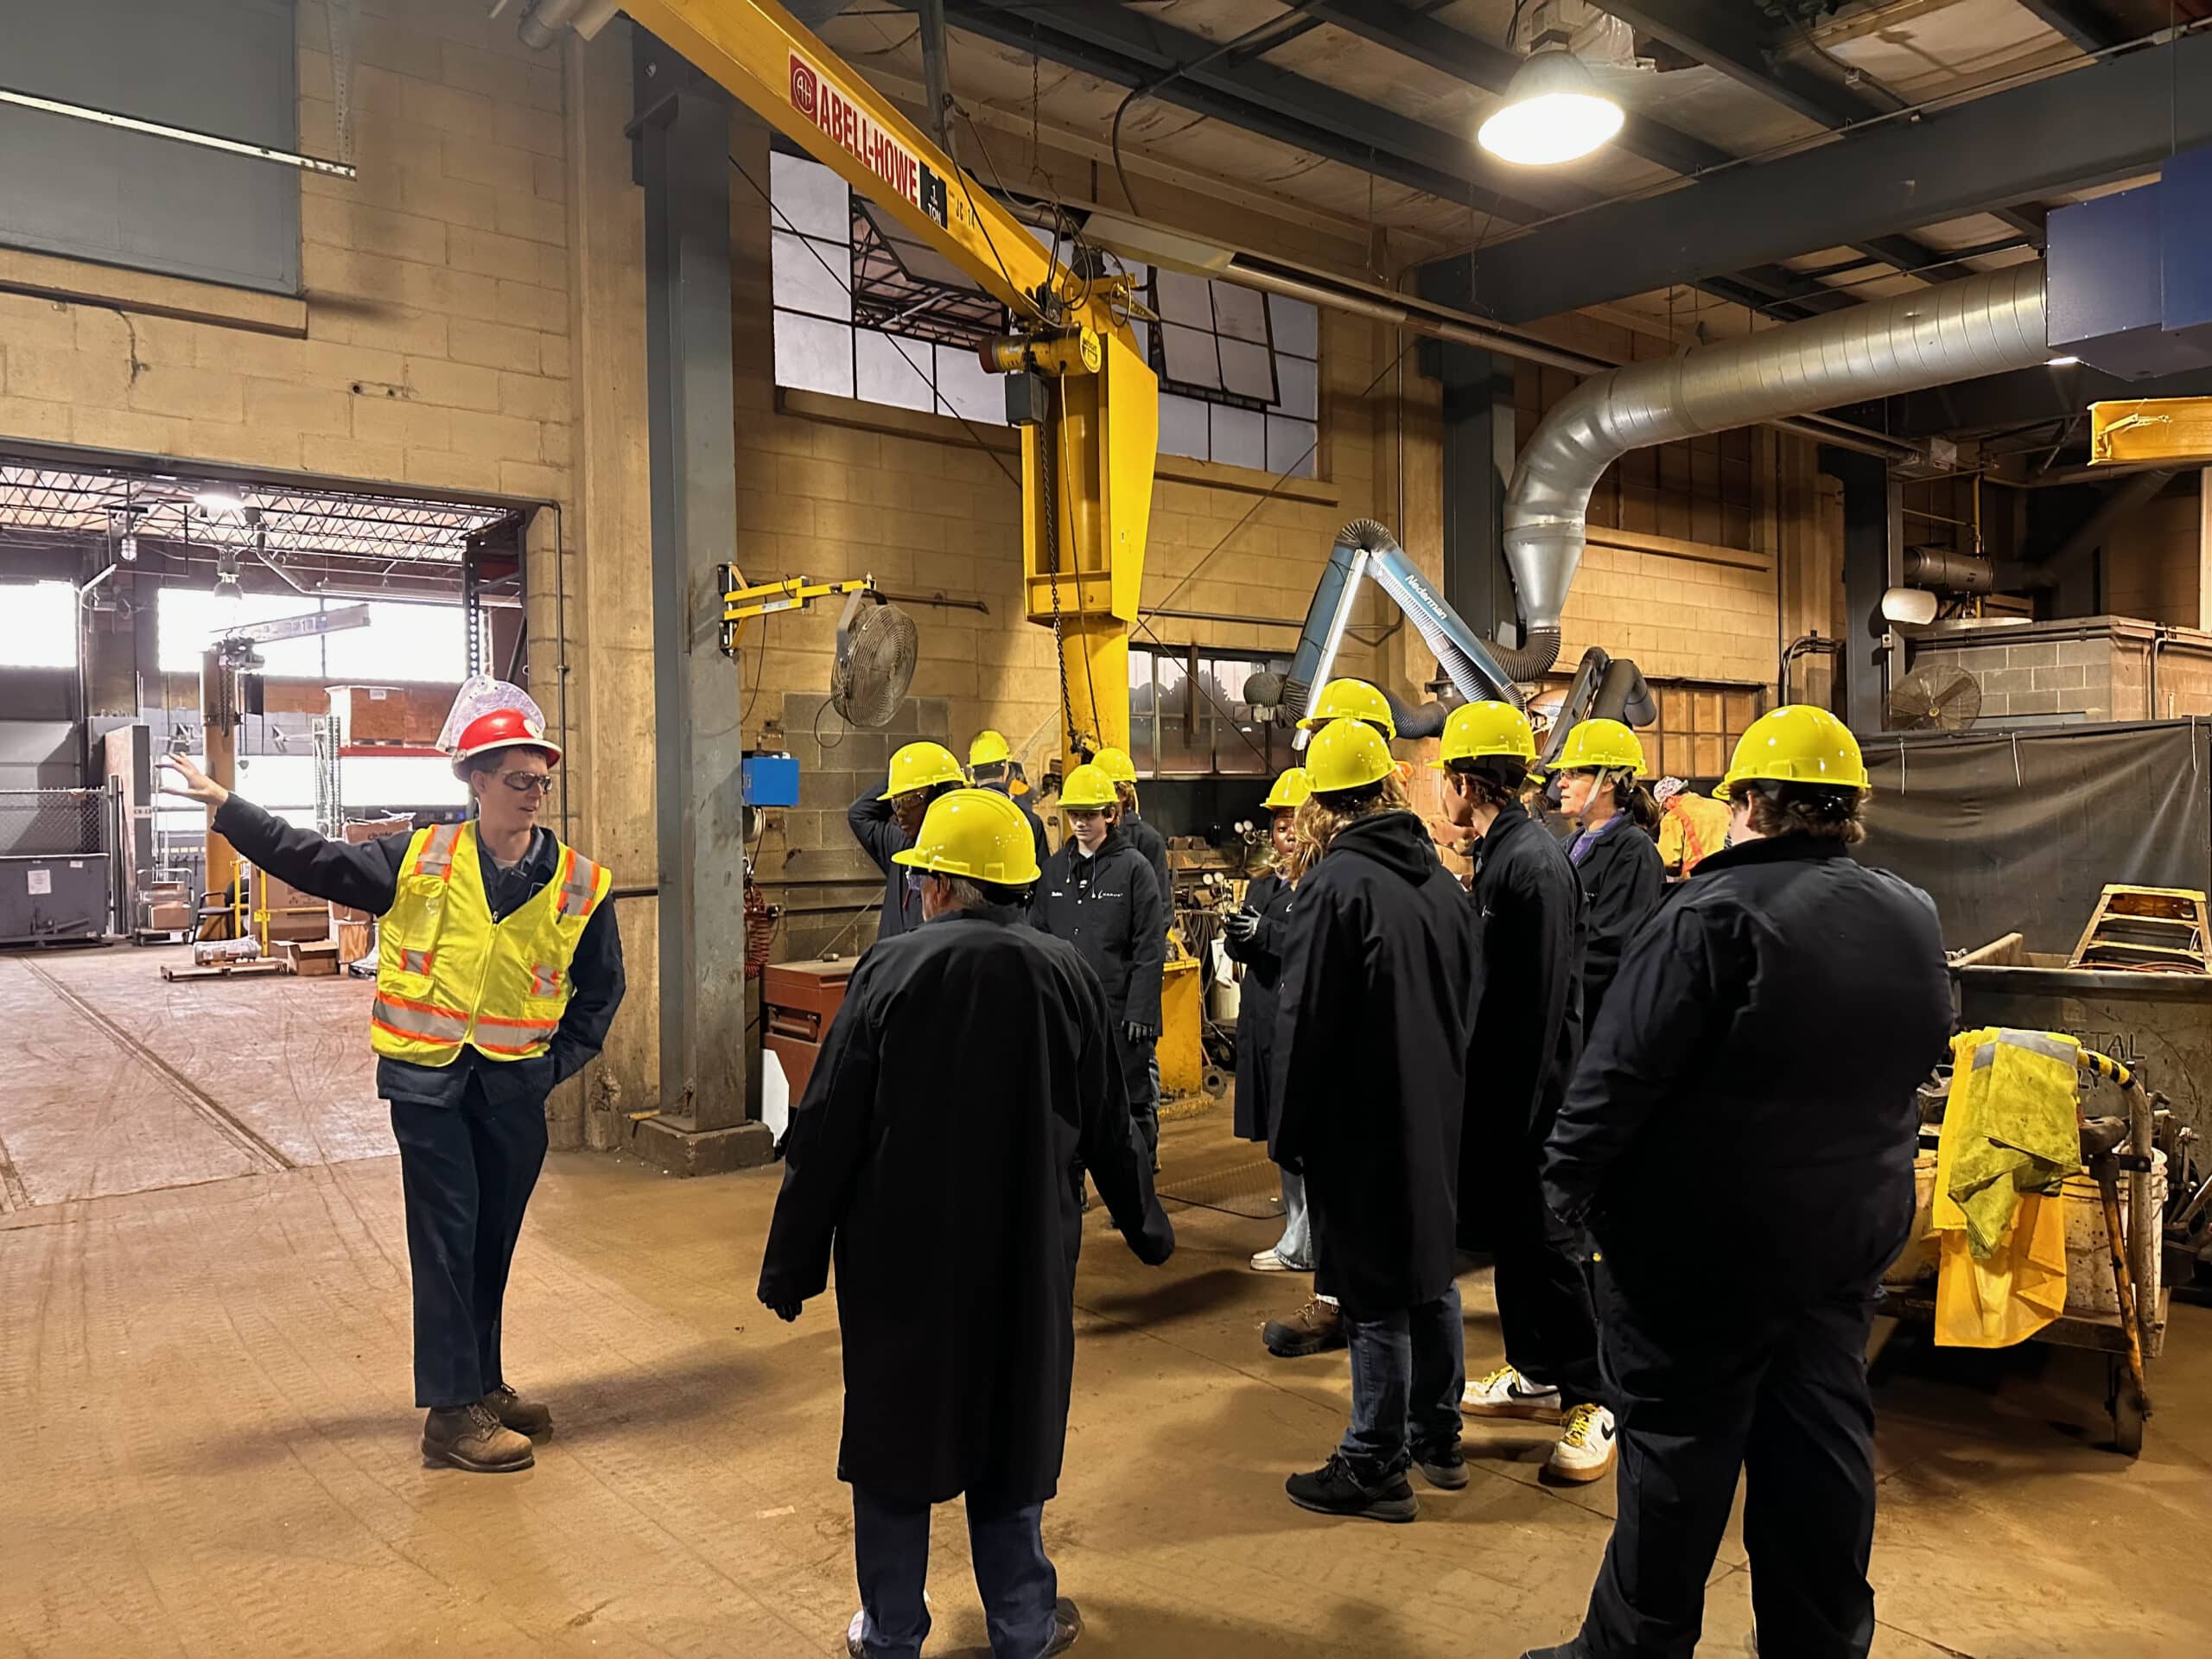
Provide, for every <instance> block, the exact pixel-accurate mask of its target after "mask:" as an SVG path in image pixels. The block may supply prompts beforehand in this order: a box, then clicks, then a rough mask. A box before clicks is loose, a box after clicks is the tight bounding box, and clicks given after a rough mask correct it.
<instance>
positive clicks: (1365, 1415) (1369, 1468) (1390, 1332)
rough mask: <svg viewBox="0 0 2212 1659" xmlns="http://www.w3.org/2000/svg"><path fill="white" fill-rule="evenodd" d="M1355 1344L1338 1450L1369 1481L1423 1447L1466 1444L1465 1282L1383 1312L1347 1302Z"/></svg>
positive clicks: (1348, 1333) (1347, 1324) (1395, 1469)
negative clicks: (1358, 1309)
mask: <svg viewBox="0 0 2212 1659" xmlns="http://www.w3.org/2000/svg"><path fill="white" fill-rule="evenodd" d="M1344 1336H1345V1338H1346V1339H1347V1341H1348V1342H1349V1343H1350V1344H1351V1428H1350V1429H1348V1430H1346V1431H1345V1433H1344V1444H1343V1445H1342V1446H1338V1448H1337V1449H1338V1452H1339V1453H1340V1454H1341V1455H1342V1456H1343V1458H1344V1461H1345V1462H1346V1463H1348V1464H1350V1465H1351V1471H1352V1474H1353V1475H1354V1477H1355V1478H1357V1479H1358V1480H1359V1481H1360V1482H1361V1484H1363V1485H1369V1486H1372V1485H1376V1484H1379V1483H1381V1482H1383V1481H1385V1480H1388V1479H1389V1478H1392V1477H1393V1476H1395V1475H1396V1474H1398V1473H1399V1472H1400V1471H1402V1470H1403V1469H1404V1468H1405V1467H1406V1465H1408V1463H1410V1462H1411V1461H1412V1460H1413V1453H1414V1452H1416V1451H1418V1452H1432V1451H1442V1450H1443V1449H1444V1448H1445V1447H1446V1446H1457V1445H1459V1396H1460V1395H1461V1394H1462V1393H1464V1392H1465V1389H1466V1386H1467V1353H1466V1330H1465V1326H1464V1325H1461V1323H1460V1319H1459V1286H1457V1285H1453V1286H1452V1287H1451V1288H1450V1289H1449V1290H1447V1291H1446V1292H1445V1293H1444V1294H1442V1295H1441V1296H1440V1297H1438V1298H1437V1299H1436V1300H1434V1301H1433V1302H1424V1303H1422V1304H1421V1306H1419V1307H1410V1308H1409V1307H1397V1308H1392V1309H1389V1311H1388V1312H1385V1313H1354V1312H1353V1311H1352V1310H1351V1308H1350V1307H1346V1308H1345V1309H1344Z"/></svg>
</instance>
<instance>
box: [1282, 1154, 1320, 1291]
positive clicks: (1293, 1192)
mask: <svg viewBox="0 0 2212 1659" xmlns="http://www.w3.org/2000/svg"><path fill="white" fill-rule="evenodd" d="M1275 1254H1276V1255H1279V1256H1281V1258H1282V1262H1283V1265H1284V1266H1285V1267H1287V1268H1297V1269H1298V1270H1299V1271H1300V1273H1311V1272H1313V1212H1312V1211H1309V1210H1307V1209H1306V1178H1305V1177H1304V1176H1303V1175H1294V1174H1292V1173H1290V1172H1289V1171H1288V1170H1287V1169H1286V1170H1284V1171H1283V1172H1282V1238H1281V1241H1280V1242H1279V1243H1277V1244H1276V1245H1275Z"/></svg>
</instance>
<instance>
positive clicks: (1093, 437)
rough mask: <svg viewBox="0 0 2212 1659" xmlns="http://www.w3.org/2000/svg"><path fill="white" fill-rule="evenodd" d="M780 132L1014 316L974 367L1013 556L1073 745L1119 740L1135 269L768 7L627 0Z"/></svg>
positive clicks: (1145, 405) (1133, 412) (1152, 441)
mask: <svg viewBox="0 0 2212 1659" xmlns="http://www.w3.org/2000/svg"><path fill="white" fill-rule="evenodd" d="M622 10H624V11H626V12H628V13H629V14H630V16H631V18H632V21H633V22H636V23H637V24H638V25H639V27H640V28H643V29H650V30H651V31H652V33H653V34H654V35H657V36H658V37H659V38H660V39H661V40H663V41H667V42H668V44H669V45H670V46H671V47H673V48H675V49H676V50H677V51H678V52H681V53H682V54H683V55H684V56H685V57H686V58H688V59H689V60H690V61H691V62H692V63H693V64H695V65H696V66H697V67H698V68H699V69H700V70H701V71H702V72H703V73H705V74H707V75H708V76H709V77H710V78H711V79H714V80H715V81H716V82H718V83H719V84H720V85H721V86H723V87H724V88H725V89H726V90H727V91H728V92H729V93H730V95H731V96H732V97H734V98H735V99H738V100H739V101H740V102H741V103H742V104H744V105H746V107H747V108H748V109H750V110H752V111H753V112H754V113H755V114H757V115H759V116H760V118H762V119H763V120H765V121H766V122H767V123H768V124H770V125H771V126H772V127H774V128H775V129H776V130H778V131H779V132H781V133H782V134H783V135H784V136H785V137H787V138H789V139H791V141H792V142H793V143H797V144H798V145H799V146H800V147H801V148H802V149H804V150H805V151H806V153H807V154H808V155H810V156H813V157H815V159H817V161H820V162H823V163H824V164H825V165H827V166H829V167H830V168H834V169H836V172H838V173H839V174H840V175H842V176H843V178H844V179H845V181H847V183H849V185H850V186H851V187H852V188H854V189H855V190H856V191H858V192H860V193H861V194H862V195H864V196H866V197H867V198H868V200H869V201H870V202H872V203H874V204H875V205H876V206H877V207H880V208H881V209H882V210H883V211H884V212H885V213H887V214H889V215H890V216H891V217H892V218H893V219H895V220H897V221H898V223H899V226H901V227H902V228H903V229H904V230H905V231H906V232H907V233H908V234H909V235H912V236H913V237H916V238H918V239H919V240H920V241H921V242H922V244H923V245H925V246H926V247H928V248H930V249H931V250H932V251H935V252H937V253H938V254H940V255H942V256H943V257H945V258H947V259H950V260H951V261H952V263H953V264H956V265H957V266H958V267H959V268H960V269H961V270H963V272H965V273H966V274H967V275H968V276H969V277H972V278H973V279H974V280H975V281H976V283H978V284H979V285H980V286H981V287H982V289H983V290H984V291H985V292H986V293H988V294H989V295H990V296H992V297H993V298H994V299H996V300H997V301H999V302H1000V303H1001V304H1003V305H1005V306H1006V307H1007V308H1008V309H1009V310H1010V311H1011V312H1012V313H1013V316H1014V326H1013V332H1012V333H1011V334H1007V335H1006V336H1004V337H1002V338H1001V339H998V340H992V341H990V342H988V344H987V345H986V346H984V347H983V350H982V359H983V362H984V365H985V366H986V367H987V368H989V369H992V370H994V371H995V372H999V373H1002V374H1007V375H1019V376H1021V377H1023V378H1022V379H1021V380H1020V382H1018V383H1017V384H1016V388H1015V390H1016V391H1017V392H1018V394H1019V395H1018V396H1016V397H1012V398H1010V399H1009V404H1010V407H1011V406H1014V405H1018V406H1019V407H1020V410H1022V411H1023V413H1024V415H1025V416H1026V418H1022V419H1021V420H1020V427H1021V479H1022V531H1021V542H1022V560H1023V569H1024V591H1025V593H1026V594H1027V600H1028V607H1029V619H1030V620H1031V621H1033V622H1038V623H1042V624H1044V625H1046V626H1049V627H1051V628H1052V633H1053V638H1054V640H1055V642H1056V644H1057V645H1058V656H1059V678H1060V691H1061V696H1060V701H1061V705H1062V710H1063V715H1064V719H1063V722H1062V723H1063V725H1064V727H1065V730H1064V731H1063V733H1062V734H1061V737H1062V747H1063V751H1064V753H1065V765H1064V767H1063V770H1064V771H1072V770H1073V769H1074V768H1075V766H1076V765H1077V760H1078V759H1079V755H1078V751H1081V750H1087V751H1089V752H1090V753H1096V752H1097V751H1098V750H1099V749H1101V748H1104V747H1109V746H1115V747H1127V746H1128V741H1129V696H1128V687H1129V674H1128V647H1129V640H1128V631H1129V625H1130V624H1131V623H1132V622H1134V621H1135V620H1136V614H1137V595H1138V591H1139V589H1140V588H1141V586H1142V583H1143V580H1144V545H1145V535H1146V531H1147V526H1148V524H1149V521H1150V518H1151V515H1152V478H1153V467H1154V456H1155V454H1156V453H1157V450H1158V446H1159V439H1160V382H1159V379H1158V377H1156V376H1155V375H1154V373H1153V372H1152V370H1151V369H1150V367H1148V366H1147V364H1146V362H1145V360H1144V358H1143V355H1142V354H1141V353H1140V352H1139V351H1138V349H1137V341H1136V335H1135V333H1134V332H1133V331H1132V330H1131V328H1130V327H1129V317H1130V315H1131V311H1132V308H1133V306H1134V304H1135V283H1134V281H1133V279H1132V278H1131V277H1129V275H1128V272H1126V271H1122V270H1116V271H1111V272H1101V273H1100V274H1097V275H1095V276H1085V275H1082V274H1080V273H1079V272H1078V271H1077V270H1075V269H1073V268H1072V267H1071V265H1070V264H1068V263H1067V261H1066V260H1065V259H1064V258H1062V257H1058V253H1057V252H1056V251H1055V250H1053V249H1048V248H1046V247H1043V246H1040V245H1039V243H1038V241H1037V239H1036V238H1034V237H1033V236H1032V235H1031V234H1030V232H1029V227H1028V226H1026V225H1024V224H1023V223H1022V222H1021V220H1020V219H1016V218H1015V217H1014V215H1013V214H1012V213H1009V212H1008V211H1007V209H1006V208H1005V207H1002V206H1001V205H1000V203H999V202H998V201H996V200H995V199H993V197H992V196H991V195H990V194H988V192H987V191H985V190H984V189H983V188H982V187H981V186H979V185H977V184H976V182H975V181H973V180H972V179H970V178H969V175H967V174H966V173H964V172H963V171H962V170H961V169H960V168H959V167H958V166H957V164H955V163H954V162H953V161H952V160H951V159H950V157H949V156H946V155H945V154H944V152H943V151H942V150H940V149H938V147H937V146H936V145H935V144H934V143H931V141H930V140H929V138H927V137H925V136H924V134H923V133H922V131H921V130H920V129H919V128H918V127H917V126H915V125H914V124H913V123H912V122H911V121H909V120H907V118H906V117H905V116H904V115H902V114H900V113H899V110H898V109H897V108H896V106H894V105H893V104H892V103H891V101H890V100H889V99H886V98H885V97H884V96H883V95H882V94H881V93H880V92H877V91H876V90H875V88H874V87H873V86H869V85H868V82H866V81H865V80H863V79H861V77H860V76H859V75H858V74H856V73H854V72H853V70H852V69H851V68H850V67H848V66H847V65H846V64H844V63H843V62H842V61H841V60H839V59H838V58H837V57H836V54H834V53H832V52H830V51H829V48H827V47H825V46H823V44H822V42H821V41H818V40H817V39H816V38H815V37H814V35H812V34H810V32H809V31H808V30H807V29H805V28H804V27H803V26H802V25H801V24H800V23H799V22H798V20H797V19H795V18H794V17H792V16H791V14H790V13H789V12H787V11H785V10H784V9H783V8H782V7H781V6H779V5H777V4H775V3H773V0H623V4H622Z"/></svg>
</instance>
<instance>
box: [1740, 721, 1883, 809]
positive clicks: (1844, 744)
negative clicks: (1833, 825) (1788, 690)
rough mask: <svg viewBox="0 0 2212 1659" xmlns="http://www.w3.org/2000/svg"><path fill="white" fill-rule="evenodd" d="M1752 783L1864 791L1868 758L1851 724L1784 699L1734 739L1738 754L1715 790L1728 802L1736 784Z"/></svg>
mask: <svg viewBox="0 0 2212 1659" xmlns="http://www.w3.org/2000/svg"><path fill="white" fill-rule="evenodd" d="M1752 782H1756V783H1765V784H1827V785H1830V786H1831V787H1833V788H1836V789H1865V788H1866V786H1867V785H1866V760H1865V758H1864V757H1863V756H1862V755H1860V753H1859V740H1858V739H1857V738H1855V737H1853V735H1852V734H1851V728H1849V727H1847V726H1846V725H1845V724H1844V723H1843V722H1842V721H1840V720H1838V719H1837V718H1836V717H1835V716H1834V715H1832V714H1830V713H1829V712H1828V711H1827V709H1815V708H1814V707H1813V706H1812V705H1811V704H1809V703H1802V702H1792V703H1784V704H1783V706H1782V707H1781V708H1779V709H1774V710H1772V711H1771V712H1770V713H1768V714H1764V715H1760V716H1759V717H1758V719H1757V720H1755V721H1752V722H1751V725H1750V727H1749V728H1747V729H1746V730H1745V733H1744V734H1743V736H1741V737H1739V738H1738V739H1737V740H1736V758H1735V759H1734V760H1731V761H1730V762H1729V763H1728V775H1727V776H1726V778H1723V779H1721V780H1720V787H1719V788H1718V789H1716V790H1714V791H1713V793H1714V794H1715V795H1717V796H1719V798H1721V799H1722V800H1724V801H1725V800H1726V799H1728V798H1729V791H1731V790H1732V789H1733V788H1735V786H1736V785H1738V784H1741V783H1752Z"/></svg>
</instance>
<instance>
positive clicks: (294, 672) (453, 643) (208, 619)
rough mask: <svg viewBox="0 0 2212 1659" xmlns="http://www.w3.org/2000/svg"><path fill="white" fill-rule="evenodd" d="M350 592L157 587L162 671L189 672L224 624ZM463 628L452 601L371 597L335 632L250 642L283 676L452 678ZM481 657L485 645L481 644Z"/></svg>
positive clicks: (326, 605)
mask: <svg viewBox="0 0 2212 1659" xmlns="http://www.w3.org/2000/svg"><path fill="white" fill-rule="evenodd" d="M358 603H359V601H356V600H342V599H339V600H321V599H310V598H308V597H306V596H305V595H303V594H245V595H243V596H241V597H239V598H238V599H218V598H216V597H215V594H214V592H213V589H212V588H162V590H161V597H160V598H159V600H157V601H156V609H155V629H156V641H157V649H158V656H159V661H160V664H161V670H162V672H163V673H164V674H196V673H198V672H199V671H200V658H201V656H202V655H203V654H204V653H205V652H206V651H207V647H208V646H209V645H212V644H213V643H214V641H215V639H216V637H217V636H218V635H219V633H220V632H222V630H224V629H226V628H232V627H236V626H238V625H240V624H241V623H245V622H268V621H273V620H276V619H277V618H279V617H290V616H311V615H314V614H315V613H317V612H318V611H321V610H325V609H329V610H340V609H345V608H346V607H350V606H353V605H355V604H358ZM467 642H468V632H467V625H466V623H465V620H464V619H463V616H462V613H461V607H460V606H458V605H408V604H399V603H395V602H391V601H372V602H371V603H370V605H369V625H368V626H366V627H365V628H348V629H346V630H345V631H343V632H338V633H325V634H309V635H308V637H306V638H305V639H278V640H274V641H271V642H270V643H268V644H265V645H259V646H257V647H256V649H257V651H258V652H259V653H260V655H261V658H262V660H263V662H264V664H265V666H264V669H263V672H264V673H265V674H270V675H275V676H277V677H283V678H287V679H304V680H329V681H334V682H337V683H347V682H352V683H373V684H378V685H397V684H405V683H410V682H414V681H433V682H456V681H459V680H460V679H461V678H462V677H463V676H465V675H466V674H467V672H468V651H467ZM488 657H489V651H488V647H487V650H486V658H487V660H488Z"/></svg>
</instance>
